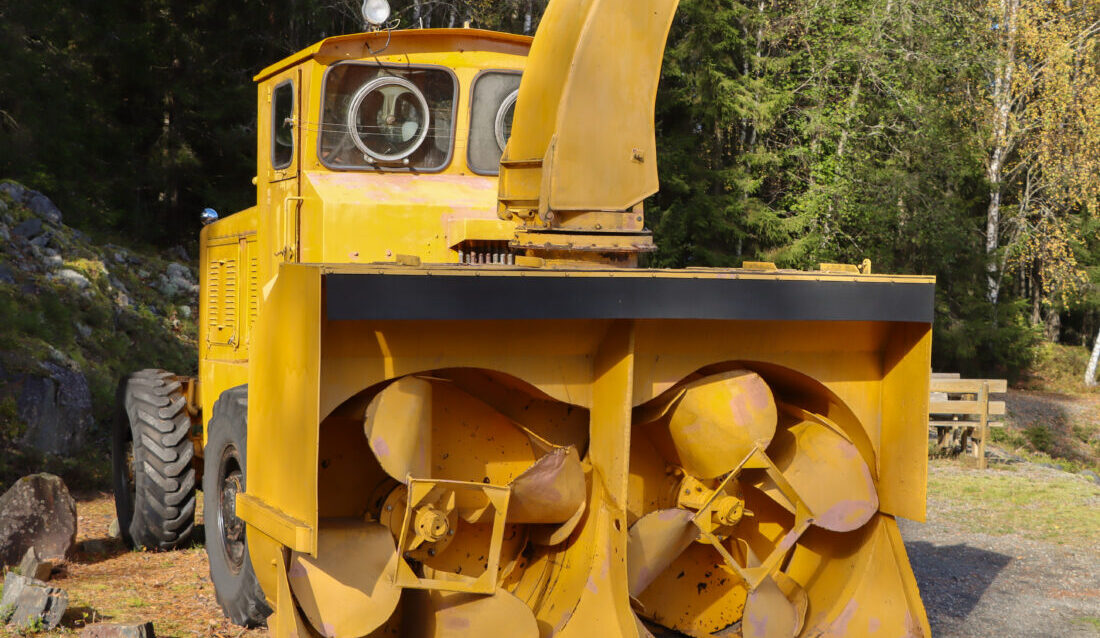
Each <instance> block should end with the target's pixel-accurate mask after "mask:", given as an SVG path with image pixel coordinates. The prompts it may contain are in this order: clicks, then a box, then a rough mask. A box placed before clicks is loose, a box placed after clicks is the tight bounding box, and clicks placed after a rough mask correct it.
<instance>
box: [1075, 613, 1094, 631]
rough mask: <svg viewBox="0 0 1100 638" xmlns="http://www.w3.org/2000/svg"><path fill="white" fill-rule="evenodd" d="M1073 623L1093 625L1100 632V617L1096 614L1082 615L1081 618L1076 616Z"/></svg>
mask: <svg viewBox="0 0 1100 638" xmlns="http://www.w3.org/2000/svg"><path fill="white" fill-rule="evenodd" d="M1073 624H1075V625H1083V626H1085V627H1092V628H1093V629H1095V630H1096V631H1097V632H1098V633H1100V617H1096V616H1081V617H1080V618H1074V619H1073Z"/></svg>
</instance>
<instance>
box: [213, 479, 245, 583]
mask: <svg viewBox="0 0 1100 638" xmlns="http://www.w3.org/2000/svg"><path fill="white" fill-rule="evenodd" d="M227 469H228V470H229V471H228V472H226V474H225V476H224V478H223V479H222V481H221V495H220V498H219V510H220V511H219V512H218V514H219V518H220V519H221V525H220V527H221V531H222V540H223V542H224V544H225V554H226V557H227V558H228V559H229V561H228V562H229V566H230V567H231V568H232V569H233V571H234V572H237V571H239V570H240V568H241V566H242V565H243V564H244V553H245V547H246V545H245V538H244V530H245V526H244V521H242V520H241V519H239V518H237V494H238V493H239V492H241V491H243V488H242V486H241V478H242V473H241V471H240V469H238V468H236V467H233V468H227Z"/></svg>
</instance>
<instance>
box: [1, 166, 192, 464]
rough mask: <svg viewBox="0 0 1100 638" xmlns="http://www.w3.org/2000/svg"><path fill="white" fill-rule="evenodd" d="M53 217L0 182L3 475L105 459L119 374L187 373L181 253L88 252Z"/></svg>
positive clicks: (185, 271) (27, 194)
mask: <svg viewBox="0 0 1100 638" xmlns="http://www.w3.org/2000/svg"><path fill="white" fill-rule="evenodd" d="M62 219H63V217H62V214H61V212H60V211H59V210H57V207H56V206H55V205H54V203H53V202H52V201H51V200H50V198H49V197H47V196H46V195H44V194H43V193H39V192H37V191H34V190H31V189H29V188H26V187H24V186H22V185H20V184H17V183H15V182H10V181H0V326H2V327H0V337H2V342H3V343H2V345H0V454H13V455H18V456H20V457H21V458H22V459H24V462H23V463H22V464H21V465H20V466H18V467H17V466H15V465H9V468H7V469H8V471H9V472H12V473H13V474H14V473H15V472H18V471H20V469H19V468H28V467H34V466H35V463H36V461H35V459H36V456H40V455H42V454H45V455H52V456H60V457H68V458H73V457H79V456H81V454H82V453H84V452H86V451H88V450H89V449H92V448H94V449H96V450H98V451H100V452H102V451H104V448H105V446H106V441H108V440H109V439H108V437H107V436H106V434H107V429H108V424H109V421H110V419H111V418H113V415H114V409H115V406H114V405H113V398H114V388H115V387H116V385H117V383H118V380H119V379H120V378H122V377H123V376H125V375H127V374H129V373H130V372H132V371H134V370H138V369H142V368H145V367H149V366H151V365H158V366H162V367H165V368H171V369H172V370H173V371H174V372H179V373H184V374H186V373H189V372H193V370H194V367H193V366H194V363H193V361H194V358H195V357H194V355H195V340H196V338H197V331H198V326H197V324H196V322H195V318H197V316H198V312H197V304H198V285H197V277H196V275H195V271H194V269H193V267H192V265H191V264H189V263H187V261H189V260H188V259H187V253H186V251H184V250H182V249H179V248H177V249H173V250H164V251H161V253H160V254H154V253H151V252H149V251H144V250H137V249H133V248H128V247H122V246H115V245H110V244H106V245H97V244H94V243H92V242H91V240H90V239H89V238H88V237H87V236H85V235H84V234H83V233H81V232H80V231H78V230H76V229H74V228H70V227H68V226H66V225H64V224H63V223H62ZM181 255H182V258H183V259H184V262H183V263H181V262H180V261H179V258H180V256H181ZM12 468H16V469H12ZM4 469H5V468H4V467H2V466H0V470H4ZM24 471H25V470H24ZM17 477H18V474H14V476H13V475H12V474H9V475H6V476H4V475H0V486H3V485H10V481H11V480H13V479H14V478H17Z"/></svg>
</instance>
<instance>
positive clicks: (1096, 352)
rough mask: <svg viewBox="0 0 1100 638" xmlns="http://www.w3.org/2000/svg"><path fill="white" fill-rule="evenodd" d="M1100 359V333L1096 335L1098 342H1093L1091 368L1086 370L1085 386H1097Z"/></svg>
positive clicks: (1090, 359)
mask: <svg viewBox="0 0 1100 638" xmlns="http://www.w3.org/2000/svg"><path fill="white" fill-rule="evenodd" d="M1098 359H1100V331H1097V333H1096V340H1095V341H1093V342H1092V356H1091V357H1089V367H1088V368H1087V369H1085V385H1089V386H1092V385H1096V361H1097V360H1098Z"/></svg>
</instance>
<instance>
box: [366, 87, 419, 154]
mask: <svg viewBox="0 0 1100 638" xmlns="http://www.w3.org/2000/svg"><path fill="white" fill-rule="evenodd" d="M428 114H429V111H428V101H427V100H426V99H424V94H423V93H421V92H420V89H418V88H416V85H415V84H413V83H412V82H410V81H408V80H406V79H405V78H402V77H394V76H386V77H378V78H375V79H373V80H371V81H370V82H367V83H366V84H364V85H363V86H362V87H360V89H359V90H358V91H356V92H355V95H354V96H353V97H352V99H351V104H349V105H348V117H347V125H348V132H349V133H350V134H351V141H352V142H354V143H355V145H356V146H357V147H358V148H359V150H360V151H362V152H363V153H364V154H366V155H367V156H368V157H370V158H373V159H375V160H377V161H380V162H397V161H400V160H402V159H405V158H406V157H408V156H409V155H412V154H413V152H415V151H416V149H418V148H420V145H421V144H423V143H424V139H425V138H427V136H428V128H429V127H428V124H429V115H428Z"/></svg>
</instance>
